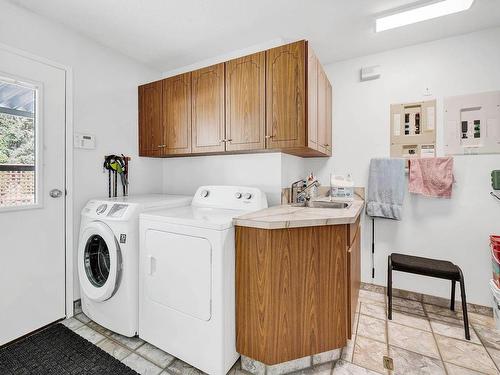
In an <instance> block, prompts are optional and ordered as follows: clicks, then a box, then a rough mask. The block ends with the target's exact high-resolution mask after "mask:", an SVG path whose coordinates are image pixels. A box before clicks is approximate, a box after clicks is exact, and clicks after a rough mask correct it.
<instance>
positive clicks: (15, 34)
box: [0, 0, 162, 299]
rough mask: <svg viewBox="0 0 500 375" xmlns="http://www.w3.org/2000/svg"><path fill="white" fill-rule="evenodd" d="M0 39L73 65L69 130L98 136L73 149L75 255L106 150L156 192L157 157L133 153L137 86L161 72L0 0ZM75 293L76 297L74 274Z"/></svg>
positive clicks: (102, 187)
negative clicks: (125, 158) (93, 144)
mask: <svg viewBox="0 0 500 375" xmlns="http://www.w3.org/2000/svg"><path fill="white" fill-rule="evenodd" d="M0 14H1V15H2V21H1V22H0V43H3V44H7V45H9V46H11V47H16V48H18V49H21V50H24V51H27V52H29V53H31V54H35V55H37V56H40V57H44V58H47V59H50V60H53V61H55V62H58V63H60V64H64V65H66V66H70V67H71V68H72V69H73V86H74V88H73V108H74V116H73V118H74V130H75V131H77V132H89V133H91V134H94V135H95V136H96V139H97V148H96V149H95V150H75V151H74V166H73V171H74V191H73V197H74V225H73V228H74V231H75V232H74V235H75V237H74V243H75V256H76V244H77V240H78V231H79V225H80V211H81V209H82V207H83V206H84V205H85V203H86V201H87V200H88V199H90V198H95V197H103V196H106V195H107V175H105V174H103V172H102V161H103V157H104V155H106V154H111V153H124V154H127V155H130V156H131V157H132V161H131V163H130V193H131V194H133V193H142V192H161V191H162V168H161V166H162V164H161V160H153V159H147V158H141V159H139V158H138V155H137V152H138V147H137V86H138V85H139V84H140V83H143V82H147V81H152V80H154V79H157V78H158V76H159V75H160V72H155V71H152V70H150V69H149V68H145V67H144V66H142V65H141V64H139V63H136V62H135V61H132V60H131V59H129V58H127V57H124V56H123V55H120V54H117V53H115V52H112V51H110V50H109V49H107V48H105V47H102V46H101V45H99V44H96V43H94V42H92V41H90V40H89V39H87V38H85V37H83V36H81V35H79V34H76V33H74V32H73V31H71V30H69V29H67V28H64V27H63V26H60V25H58V24H55V23H53V22H50V21H48V20H46V19H44V18H42V17H39V16H37V15H35V14H33V13H31V12H28V11H26V10H24V9H21V8H18V7H16V6H14V5H12V4H10V3H7V2H5V1H4V0H0ZM74 280H75V284H74V290H75V293H76V295H75V299H76V298H79V287H78V285H79V284H78V281H77V280H78V279H77V274H76V272H75V275H74Z"/></svg>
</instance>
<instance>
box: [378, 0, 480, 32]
mask: <svg viewBox="0 0 500 375" xmlns="http://www.w3.org/2000/svg"><path fill="white" fill-rule="evenodd" d="M473 2H474V0H443V1H440V2H437V3H433V4H429V5H425V6H422V7H419V8H415V9H410V10H407V11H404V12H401V13H396V14H392V15H390V16H386V17H381V18H377V20H376V26H375V30H376V31H377V33H378V32H380V31H385V30H389V29H394V28H396V27H400V26H406V25H411V24H412V23H417V22H421V21H425V20H430V19H433V18H437V17H442V16H446V15H448V14H453V13H458V12H462V11H464V10H467V9H469V8H470V7H471V5H472V3H473Z"/></svg>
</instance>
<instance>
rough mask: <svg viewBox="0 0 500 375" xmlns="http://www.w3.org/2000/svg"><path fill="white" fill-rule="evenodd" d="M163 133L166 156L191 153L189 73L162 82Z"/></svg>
mask: <svg viewBox="0 0 500 375" xmlns="http://www.w3.org/2000/svg"><path fill="white" fill-rule="evenodd" d="M163 131H164V137H165V138H164V139H165V142H164V144H165V149H164V153H165V154H166V155H175V154H187V153H190V152H191V73H185V74H181V75H178V76H175V77H171V78H167V79H164V80H163Z"/></svg>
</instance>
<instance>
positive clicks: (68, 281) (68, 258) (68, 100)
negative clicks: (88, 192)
mask: <svg viewBox="0 0 500 375" xmlns="http://www.w3.org/2000/svg"><path fill="white" fill-rule="evenodd" d="M0 49H1V50H4V51H7V52H10V53H12V54H14V55H18V56H21V57H24V58H27V59H30V60H33V61H35V62H38V63H42V64H45V65H49V66H52V67H54V68H57V69H60V70H62V71H63V72H64V76H65V144H64V159H65V161H64V164H65V167H64V181H65V186H64V189H65V191H66V194H65V197H64V236H65V239H64V254H65V260H64V262H65V289H66V291H65V305H66V317H67V318H69V317H71V316H73V314H74V311H73V298H74V293H73V274H74V269H73V258H74V251H73V238H74V233H73V232H74V231H73V222H74V220H73V168H72V166H73V69H72V68H71V67H70V66H67V65H63V64H60V63H58V62H55V61H53V60H50V59H47V58H45V57H41V56H38V55H35V54H32V53H30V52H27V51H25V50H22V49H19V48H16V47H12V46H9V45H8V44H4V43H0Z"/></svg>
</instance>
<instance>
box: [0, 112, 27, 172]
mask: <svg viewBox="0 0 500 375" xmlns="http://www.w3.org/2000/svg"><path fill="white" fill-rule="evenodd" d="M33 127H34V121H33V119H32V118H28V117H21V116H13V115H8V114H4V113H0V163H2V164H6V163H7V164H34V163H35V160H34V159H35V149H34V148H35V139H34V136H35V131H34V128H33Z"/></svg>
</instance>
